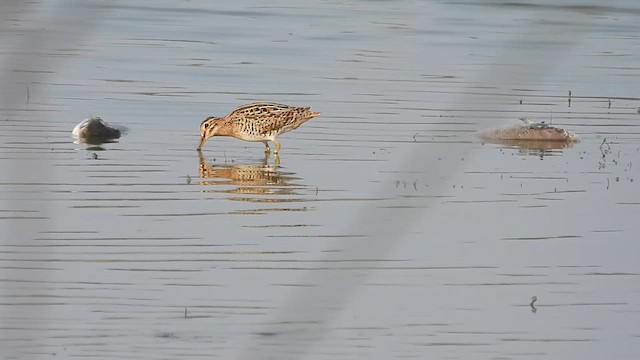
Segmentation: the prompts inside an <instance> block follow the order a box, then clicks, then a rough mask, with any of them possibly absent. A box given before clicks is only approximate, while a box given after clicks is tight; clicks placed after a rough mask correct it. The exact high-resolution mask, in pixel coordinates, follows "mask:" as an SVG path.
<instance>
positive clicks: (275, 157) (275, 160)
mask: <svg viewBox="0 0 640 360" xmlns="http://www.w3.org/2000/svg"><path fill="white" fill-rule="evenodd" d="M273 165H275V166H280V155H278V153H275V154H274V155H273Z"/></svg>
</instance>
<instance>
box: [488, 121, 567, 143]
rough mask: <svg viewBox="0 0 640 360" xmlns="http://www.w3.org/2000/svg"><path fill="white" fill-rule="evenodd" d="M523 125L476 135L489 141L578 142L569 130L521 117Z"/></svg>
mask: <svg viewBox="0 0 640 360" xmlns="http://www.w3.org/2000/svg"><path fill="white" fill-rule="evenodd" d="M520 120H522V122H524V125H516V126H507V127H501V128H497V129H490V130H486V131H482V132H480V133H479V134H478V136H479V137H480V138H482V139H484V140H489V141H513V140H516V141H536V142H566V143H572V142H578V141H580V138H579V137H578V136H577V135H576V134H574V133H573V132H571V131H567V130H565V129H562V128H559V127H556V126H553V125H549V124H546V123H545V122H544V121H543V122H539V123H536V122H533V121H530V120H528V119H525V118H521V119H520Z"/></svg>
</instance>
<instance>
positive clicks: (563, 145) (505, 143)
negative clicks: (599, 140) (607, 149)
mask: <svg viewBox="0 0 640 360" xmlns="http://www.w3.org/2000/svg"><path fill="white" fill-rule="evenodd" d="M484 142H486V143H489V144H496V145H502V147H506V148H511V149H517V150H518V154H520V155H524V156H539V157H541V158H542V157H544V156H553V155H561V154H562V150H564V149H569V148H572V147H573V146H574V145H575V144H576V142H575V141H544V140H508V139H484Z"/></svg>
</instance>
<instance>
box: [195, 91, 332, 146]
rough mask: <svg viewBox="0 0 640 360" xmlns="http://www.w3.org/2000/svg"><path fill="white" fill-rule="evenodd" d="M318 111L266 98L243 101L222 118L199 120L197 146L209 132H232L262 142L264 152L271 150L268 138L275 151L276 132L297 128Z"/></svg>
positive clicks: (202, 143)
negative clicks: (258, 100)
mask: <svg viewBox="0 0 640 360" xmlns="http://www.w3.org/2000/svg"><path fill="white" fill-rule="evenodd" d="M319 115H320V113H319V112H315V111H311V109H310V108H309V107H295V106H289V105H284V104H277V103H267V102H261V103H253V104H247V105H243V106H241V107H239V108H237V109H235V110H233V111H232V112H231V113H229V114H228V115H226V116H224V117H222V118H217V117H213V116H212V117H208V118H206V119H205V120H204V121H203V122H202V123H201V124H200V144H199V145H198V150H201V149H202V146H203V145H204V143H205V142H206V141H207V140H208V139H209V138H211V137H213V136H232V137H235V138H236V139H240V140H244V141H257V142H262V143H264V145H265V146H266V149H265V152H269V151H270V150H271V149H270V148H269V143H268V142H269V141H272V142H273V143H274V144H276V150H275V151H274V153H275V154H278V152H279V151H280V143H279V142H278V140H276V137H277V136H278V135H280V134H283V133H285V132H288V131H291V130H294V129H297V128H298V127H299V126H300V125H302V124H303V123H305V122H306V121H308V120H310V119H312V118H314V117H316V116H319Z"/></svg>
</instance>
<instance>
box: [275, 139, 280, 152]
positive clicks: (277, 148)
mask: <svg viewBox="0 0 640 360" xmlns="http://www.w3.org/2000/svg"><path fill="white" fill-rule="evenodd" d="M273 143H274V144H276V151H274V152H273V153H274V154H277V153H279V152H280V143H279V142H278V140H273Z"/></svg>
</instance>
